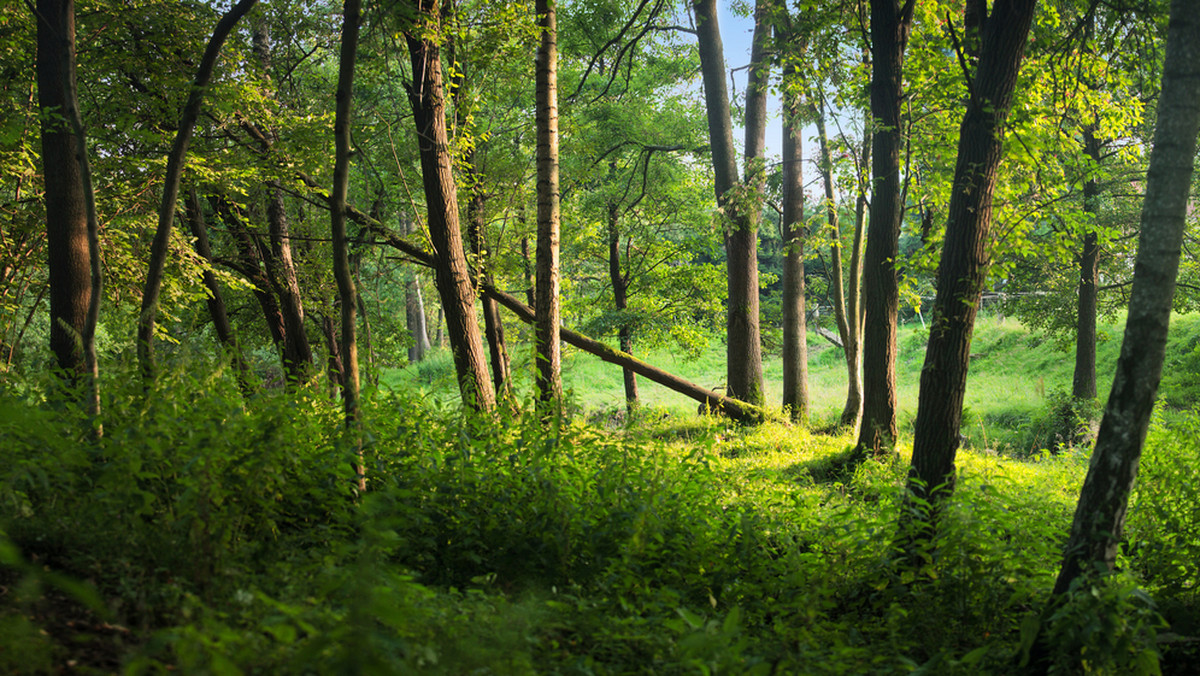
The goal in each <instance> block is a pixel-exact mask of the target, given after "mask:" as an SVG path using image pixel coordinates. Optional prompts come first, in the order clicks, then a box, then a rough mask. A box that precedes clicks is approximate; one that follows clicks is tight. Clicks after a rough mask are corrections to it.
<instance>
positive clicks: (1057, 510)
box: [0, 317, 1200, 674]
mask: <svg viewBox="0 0 1200 676" xmlns="http://www.w3.org/2000/svg"><path fill="white" fill-rule="evenodd" d="M1109 330H1110V332H1112V333H1114V335H1113V338H1112V339H1111V340H1109V341H1106V342H1105V343H1102V344H1101V346H1100V350H1099V352H1100V360H1099V361H1100V373H1101V380H1102V383H1103V382H1104V381H1105V380H1106V379H1107V378H1110V377H1111V375H1108V374H1111V372H1112V368H1113V365H1114V363H1115V355H1116V351H1117V347H1118V344H1119V333H1118V332H1115V331H1113V330H1112V329H1111V327H1110V329H1109ZM899 344H900V359H899V366H898V368H899V374H898V376H899V381H900V402H901V423H902V424H901V427H902V439H901V442H900V444H899V447H898V448H897V449H896V450H897V459H896V460H894V461H886V462H874V461H872V462H868V463H865V464H863V465H860V466H857V467H848V466H847V464H846V463H845V460H846V454H847V449H848V448H849V447H850V445H851V444H852V441H853V440H852V438H851V436H850V435H848V434H844V433H840V432H838V431H837V430H836V429H834V428H833V425H832V423H833V422H834V421H836V419H837V416H838V414H839V412H840V407H841V403H842V399H843V398H844V395H845V390H844V382H843V381H842V376H841V373H842V370H843V366H842V363H841V355H840V351H839V350H837V349H836V348H833V347H829V346H827V344H824V343H823V341H821V339H819V338H816V339H814V340H813V341H812V342H811V343H810V347H811V362H810V364H811V371H810V388H811V392H812V400H813V416H812V417H813V424H812V425H811V426H810V428H803V427H800V426H795V425H790V424H787V423H785V422H782V421H775V422H770V423H767V424H764V425H761V426H757V427H743V426H739V425H736V424H732V423H730V422H729V421H727V420H723V419H719V418H713V417H709V416H698V415H696V413H695V404H694V403H692V402H690V401H688V400H683V399H681V398H680V399H677V398H675V396H674V395H673V394H672V393H669V392H665V391H664V390H662V389H661V388H659V387H657V386H655V385H653V384H650V383H644V382H643V383H642V397H643V406H642V407H641V409H640V410H639V411H638V413H637V414H636V415H635V416H634V417H633V419H632V420H628V419H626V418H625V416H624V404H623V402H622V401H621V398H622V394H621V392H622V391H621V379H620V373H619V371H618V370H617V369H615V368H614V367H612V366H610V365H607V364H601V363H599V362H598V361H594V360H592V359H591V358H590V357H589V356H588V355H584V354H579V353H574V352H568V354H567V356H566V360H565V363H566V368H565V378H566V380H567V385H568V387H569V388H570V390H571V391H572V401H573V407H574V408H573V410H574V414H573V415H572V417H571V418H569V419H568V420H564V421H562V422H561V423H558V424H553V425H549V426H547V425H545V424H544V423H543V421H542V420H540V419H539V418H538V417H537V416H535V415H531V414H524V413H513V414H508V415H507V417H505V418H504V419H502V420H501V421H499V422H500V424H497V421H496V420H495V419H478V418H474V417H472V416H468V415H464V414H463V413H462V412H461V411H460V410H459V409H458V407H457V405H456V403H455V402H454V401H453V398H452V397H453V394H452V393H453V390H454V386H453V378H452V375H451V373H452V366H449V360H448V359H446V358H445V356H444V355H441V356H435V357H434V358H432V359H431V360H429V361H428V362H426V363H423V364H418V365H414V366H412V367H409V368H407V369H404V370H402V371H399V372H395V373H389V374H386V375H385V381H386V382H388V384H389V386H388V388H385V389H381V390H379V391H378V392H376V393H374V394H373V395H372V396H371V397H370V398H369V399H368V406H367V409H366V416H365V425H366V429H367V436H366V454H367V457H368V464H369V470H368V474H369V476H370V481H371V483H370V490H368V492H367V493H366V494H365V495H355V494H354V492H353V491H352V490H351V482H350V480H349V467H350V465H351V460H352V457H353V456H352V453H351V452H350V449H351V448H352V447H351V446H350V445H348V443H347V439H346V438H345V437H344V436H343V433H342V431H341V430H342V427H341V425H340V423H339V413H338V409H337V406H336V402H331V401H330V400H329V399H328V397H327V395H326V394H325V393H323V392H311V393H306V392H299V393H291V394H289V393H284V392H275V393H264V394H263V395H260V396H258V397H256V398H254V399H251V400H249V401H247V400H243V399H242V398H241V396H240V394H239V393H238V392H237V390H236V387H235V386H234V384H233V383H232V382H231V381H232V379H231V378H229V377H228V373H224V374H217V375H205V376H202V377H201V376H196V375H195V374H196V373H206V372H205V371H204V370H203V369H198V368H191V369H178V370H177V371H174V372H171V373H168V374H164V376H163V378H162V379H161V380H160V383H159V390H157V391H156V392H155V393H153V396H151V397H146V396H144V395H143V394H142V393H141V392H140V389H139V388H140V386H138V385H137V383H136V379H129V380H130V381H131V382H132V383H133V385H131V386H128V387H125V388H122V387H121V385H120V382H121V381H120V378H119V377H118V376H114V377H113V381H112V382H111V383H108V386H109V390H108V391H109V392H110V394H109V397H108V399H109V401H110V402H111V403H110V404H109V409H108V412H107V419H106V424H105V434H104V437H103V438H102V439H101V440H100V441H98V442H97V441H88V440H87V439H86V438H85V437H86V435H85V434H83V433H81V432H80V431H79V430H80V429H81V427H82V425H80V421H81V420H83V418H82V416H81V414H79V413H78V412H77V411H74V410H73V409H71V408H70V407H69V406H67V405H64V404H62V403H61V402H60V403H55V402H54V401H53V400H52V401H51V402H50V403H49V404H47V403H45V402H44V401H39V398H38V397H37V396H31V395H30V394H28V392H25V393H23V394H20V395H18V394H15V393H12V392H0V449H2V450H0V528H2V530H0V566H2V568H0V672H3V673H47V672H53V673H113V672H124V673H162V672H164V671H179V672H181V673H221V674H226V673H228V674H234V673H249V672H258V673H331V674H332V673H444V674H465V673H478V674H526V673H548V674H626V673H645V674H674V673H679V674H690V673H708V674H717V673H730V674H741V673H759V674H770V673H782V674H792V673H801V674H805V673H828V674H859V673H915V672H919V673H937V674H942V673H964V674H967V673H971V674H973V673H997V674H1004V673H1013V672H1015V671H1018V670H1020V669H1021V666H1020V665H1021V659H1022V656H1023V655H1024V654H1026V653H1027V651H1028V648H1029V642H1030V640H1031V637H1032V636H1033V635H1034V634H1035V633H1040V634H1041V635H1042V636H1045V637H1047V641H1048V644H1049V645H1050V646H1051V648H1052V650H1051V655H1050V658H1051V660H1052V661H1053V663H1054V664H1055V665H1056V666H1057V667H1058V668H1060V669H1062V670H1066V671H1070V672H1073V671H1081V672H1088V673H1156V670H1159V669H1161V670H1162V671H1164V672H1166V673H1194V671H1190V670H1192V669H1194V665H1195V664H1196V663H1197V661H1196V660H1197V659H1200V654H1198V651H1197V643H1196V641H1195V639H1194V638H1193V637H1196V636H1200V571H1197V569H1196V566H1195V561H1197V560H1200V416H1197V415H1196V414H1194V413H1192V412H1191V411H1192V410H1194V408H1195V406H1196V404H1197V402H1198V401H1200V397H1197V393H1200V348H1198V347H1197V346H1198V345H1200V318H1191V317H1184V318H1182V319H1181V321H1178V322H1176V324H1175V327H1174V333H1173V336H1172V345H1171V348H1170V350H1169V357H1168V360H1169V365H1168V370H1167V374H1168V375H1167V377H1166V378H1165V379H1164V385H1163V387H1164V389H1163V396H1162V401H1163V404H1162V406H1160V407H1159V409H1158V411H1157V412H1156V416H1155V422H1154V425H1153V428H1152V430H1151V434H1150V438H1149V440H1148V442H1147V450H1146V454H1145V457H1144V460H1143V465H1142V472H1141V475H1140V477H1139V483H1138V488H1137V491H1136V493H1135V495H1134V497H1133V501H1132V503H1131V507H1130V513H1129V527H1128V532H1127V538H1126V539H1127V543H1126V545H1125V546H1124V547H1123V548H1122V551H1121V555H1120V559H1119V563H1120V567H1119V568H1120V569H1119V571H1118V572H1117V573H1116V574H1113V575H1107V576H1095V577H1090V578H1085V579H1084V580H1083V581H1082V582H1081V583H1080V585H1079V586H1078V587H1077V588H1075V589H1074V590H1073V591H1072V593H1071V594H1070V595H1069V597H1068V599H1067V600H1066V602H1065V603H1063V604H1062V605H1060V606H1057V607H1056V608H1054V609H1047V608H1046V602H1047V600H1048V593H1049V589H1050V587H1051V586H1052V584H1053V580H1054V576H1055V574H1056V572H1057V566H1058V564H1059V562H1060V557H1061V547H1062V544H1063V542H1064V541H1065V536H1066V532H1067V528H1068V526H1069V524H1070V519H1071V515H1072V512H1073V510H1074V504H1075V500H1076V498H1077V495H1078V491H1079V487H1080V485H1081V483H1082V480H1083V476H1084V474H1085V473H1086V470H1087V463H1088V455H1089V454H1088V449H1087V448H1086V447H1074V446H1072V445H1071V444H1070V443H1067V442H1068V441H1069V439H1068V438H1067V437H1068V436H1069V434H1068V435H1064V430H1070V429H1072V426H1073V425H1074V424H1075V423H1076V421H1075V420H1074V419H1073V417H1072V414H1069V413H1064V411H1065V410H1067V411H1069V408H1068V409H1064V405H1067V404H1069V398H1067V397H1066V396H1065V394H1064V392H1065V390H1066V388H1067V387H1068V386H1069V383H1070V375H1071V374H1070V368H1071V363H1072V359H1071V358H1070V353H1069V352H1068V351H1067V350H1065V349H1064V348H1063V347H1061V346H1056V345H1054V344H1053V343H1051V342H1049V341H1047V340H1044V339H1042V338H1041V337H1039V336H1037V335H1035V334H1033V333H1031V332H1029V331H1028V330H1027V329H1025V328H1024V327H1022V326H1020V325H1018V324H1017V323H1016V322H1014V321H1013V320H1011V319H1007V320H999V319H996V318H984V319H983V320H982V321H981V323H980V326H979V329H978V333H977V336H976V339H975V342H974V347H973V357H972V366H971V368H972V371H971V376H970V381H969V385H968V397H967V410H966V414H965V417H964V430H963V431H964V435H965V436H966V437H967V441H966V443H965V444H964V448H963V450H962V451H961V452H960V454H959V460H958V468H959V472H960V476H959V480H958V484H957V488H956V492H955V494H954V496H953V498H952V499H951V501H950V503H949V504H948V506H947V507H946V508H945V509H944V511H943V512H942V513H941V514H940V517H939V521H938V523H937V529H936V535H935V536H934V537H933V539H931V540H928V541H926V542H924V544H922V545H921V546H920V547H919V548H918V550H917V556H916V557H915V558H914V557H911V556H908V555H906V554H905V553H903V552H901V550H900V549H899V548H897V547H896V546H895V545H894V543H895V542H897V540H898V539H900V538H901V537H902V534H901V533H899V532H898V530H897V523H898V522H899V514H900V511H901V509H903V505H904V501H903V497H904V496H903V478H904V473H905V468H906V462H907V454H908V452H909V450H908V446H907V444H908V441H907V440H908V439H909V436H910V428H911V420H912V417H913V413H914V410H915V401H916V382H917V376H918V374H919V370H920V362H921V357H922V354H923V352H922V350H921V348H922V346H923V344H924V333H923V331H922V329H921V327H920V326H919V325H917V326H911V325H910V326H907V327H904V328H903V329H902V331H901V334H900V340H899ZM722 353H723V346H720V345H713V346H711V347H710V349H709V350H707V351H706V352H705V353H704V354H703V355H701V356H700V357H699V358H698V359H695V360H690V361H689V360H676V359H674V358H673V357H670V356H669V355H668V354H665V353H661V352H651V353H650V355H649V357H648V361H651V363H654V364H656V365H658V366H661V367H664V368H667V369H668V370H671V371H674V372H677V373H679V374H680V375H683V376H685V377H688V378H690V379H692V380H694V381H696V382H699V383H702V384H706V385H713V386H715V385H719V384H720V382H721V380H722V379H723V371H724V369H723V366H722V365H723V354H722ZM773 361H777V359H776V360H773ZM777 376H778V367H777V365H772V362H768V366H767V378H768V388H767V390H768V395H769V396H770V397H772V398H774V399H777V397H778V392H777V390H778V385H777V380H778V378H777ZM1105 389H1106V384H1102V385H1101V390H1102V391H1104V390H1105ZM200 393H203V394H204V395H205V396H198V394H200ZM813 430H824V431H813ZM908 553H909V554H911V551H910V552H908Z"/></svg>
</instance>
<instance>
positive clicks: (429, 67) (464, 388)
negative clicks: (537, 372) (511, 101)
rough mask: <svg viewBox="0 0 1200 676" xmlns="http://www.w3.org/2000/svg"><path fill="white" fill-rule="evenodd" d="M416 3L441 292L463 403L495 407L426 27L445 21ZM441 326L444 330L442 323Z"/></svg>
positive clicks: (421, 0)
mask: <svg viewBox="0 0 1200 676" xmlns="http://www.w3.org/2000/svg"><path fill="white" fill-rule="evenodd" d="M414 5H415V6H414V9H415V10H416V12H417V14H418V15H419V21H418V22H417V24H416V25H415V26H414V27H413V29H412V30H411V31H410V32H407V33H406V34H405V40H406V42H407V43H408V51H409V55H410V57H411V61H412V72H413V73H415V74H417V79H415V80H414V81H413V83H412V87H411V89H410V91H409V102H410V104H411V105H412V110H413V117H414V121H415V122H416V128H417V139H418V145H419V151H420V155H421V179H422V184H423V186H424V189H425V202H426V208H427V215H428V223H429V239H430V242H431V244H432V245H433V249H434V262H435V266H434V273H435V278H436V282H437V288H438V295H439V296H440V297H441V300H442V310H443V311H444V313H445V318H446V328H447V333H448V334H449V337H450V345H451V350H452V352H453V354H454V365H455V369H456V371H457V374H458V384H459V390H460V391H461V393H462V399H463V403H465V404H466V405H467V406H469V407H471V408H474V409H476V410H480V411H490V410H492V409H493V408H495V405H496V395H495V392H494V390H492V383H491V381H490V380H488V375H487V359H486V358H485V357H484V353H483V337H482V336H481V335H480V333H479V323H478V322H477V321H476V319H475V288H474V286H473V285H472V284H471V276H470V272H469V271H468V269H467V257H466V254H465V252H464V250H463V243H462V235H461V233H460V231H459V224H458V188H457V186H456V185H455V182H454V171H453V169H452V166H453V158H452V157H451V156H450V147H449V142H448V139H447V136H446V99H445V92H444V90H443V87H442V68H441V61H440V59H439V57H438V47H437V45H436V43H434V42H433V41H432V40H430V39H428V38H427V36H426V35H425V34H424V32H423V31H424V30H425V28H426V24H431V25H430V26H429V28H431V29H436V28H437V25H438V24H439V23H440V21H439V17H438V5H437V3H436V2H433V1H432V0H416V2H415V3H414ZM438 331H439V333H440V331H441V327H440V326H439V328H438Z"/></svg>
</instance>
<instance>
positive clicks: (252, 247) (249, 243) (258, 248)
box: [209, 196, 286, 354]
mask: <svg viewBox="0 0 1200 676" xmlns="http://www.w3.org/2000/svg"><path fill="white" fill-rule="evenodd" d="M209 204H211V205H212V208H213V211H214V212H215V213H216V214H217V215H218V216H219V217H220V218H221V220H222V221H224V222H225V227H226V228H228V229H229V233H230V234H231V235H233V240H234V244H235V246H236V247H237V250H238V259H239V260H238V261H237V263H236V264H231V265H230V267H233V268H234V269H235V270H236V271H237V272H238V273H240V274H241V275H242V276H243V277H245V278H246V279H247V280H248V281H249V282H250V284H251V285H252V286H253V293H254V298H255V300H257V301H258V305H259V308H260V309H261V310H262V313H263V319H264V320H265V321H266V323H267V333H268V334H269V335H270V336H271V342H272V343H273V344H274V345H275V349H276V351H277V352H279V354H282V353H283V341H284V338H283V337H284V334H285V333H286V331H285V329H284V323H283V312H282V311H281V310H280V309H279V302H278V301H277V300H276V298H275V294H274V292H273V291H272V288H273V287H272V284H271V280H270V279H269V278H268V276H267V274H266V273H265V272H264V271H263V266H262V259H263V255H262V253H263V251H264V250H265V247H264V246H262V245H261V244H260V243H259V242H256V241H255V238H254V236H253V235H252V234H250V231H249V230H248V229H247V228H246V226H245V224H244V223H242V219H241V216H240V215H239V214H238V213H237V211H236V210H235V208H234V207H233V205H231V204H229V202H228V200H226V199H225V198H224V197H221V196H212V197H210V198H209Z"/></svg>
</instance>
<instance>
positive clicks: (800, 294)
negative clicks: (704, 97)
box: [783, 64, 840, 423]
mask: <svg viewBox="0 0 1200 676" xmlns="http://www.w3.org/2000/svg"><path fill="white" fill-rule="evenodd" d="M783 73H784V75H783V78H784V83H783V90H784V94H783V95H784V100H785V103H784V114H783V251H784V261H783V407H784V409H785V410H787V411H788V415H789V416H790V417H791V419H792V420H793V421H794V422H799V423H806V422H807V421H808V327H807V323H806V316H805V310H806V308H805V305H806V303H805V296H804V239H805V237H806V234H807V233H805V228H804V171H803V165H804V150H803V140H802V138H801V131H800V130H801V111H802V110H803V100H802V98H801V94H800V91H799V83H798V82H795V81H794V79H795V78H796V77H797V76H798V75H799V69H798V68H796V67H795V66H794V65H792V64H789V65H785V66H784V71H783ZM839 272H840V270H839Z"/></svg>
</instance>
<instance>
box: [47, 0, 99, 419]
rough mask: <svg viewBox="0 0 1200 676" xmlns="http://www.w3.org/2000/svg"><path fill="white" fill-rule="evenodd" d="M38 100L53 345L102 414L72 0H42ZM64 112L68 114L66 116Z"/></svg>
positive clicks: (92, 236)
mask: <svg viewBox="0 0 1200 676" xmlns="http://www.w3.org/2000/svg"><path fill="white" fill-rule="evenodd" d="M36 13H37V44H38V53H37V78H38V107H39V109H40V111H41V115H40V117H41V120H42V122H41V125H42V164H43V173H44V175H45V203H46V252H47V258H48V265H49V277H50V349H51V350H52V351H53V352H54V356H55V358H56V360H57V362H58V367H59V369H61V371H62V373H63V375H64V376H65V378H66V381H67V382H68V384H70V385H72V386H80V385H89V390H90V391H89V393H88V394H87V397H88V398H89V399H90V404H89V405H90V408H91V409H92V412H93V414H95V415H98V414H99V403H100V402H99V385H98V376H99V368H98V365H97V363H96V356H95V354H96V352H95V349H96V348H95V331H96V321H97V317H98V313H99V304H100V284H101V279H100V275H99V244H98V234H97V229H98V224H97V223H96V217H95V202H94V195H93V193H92V188H91V177H90V171H91V169H90V165H89V163H88V157H87V144H86V139H85V137H84V135H83V123H82V121H81V118H80V114H79V107H78V97H77V94H76V83H75V3H74V0H38V3H37V8H36ZM64 118H65V120H64Z"/></svg>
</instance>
